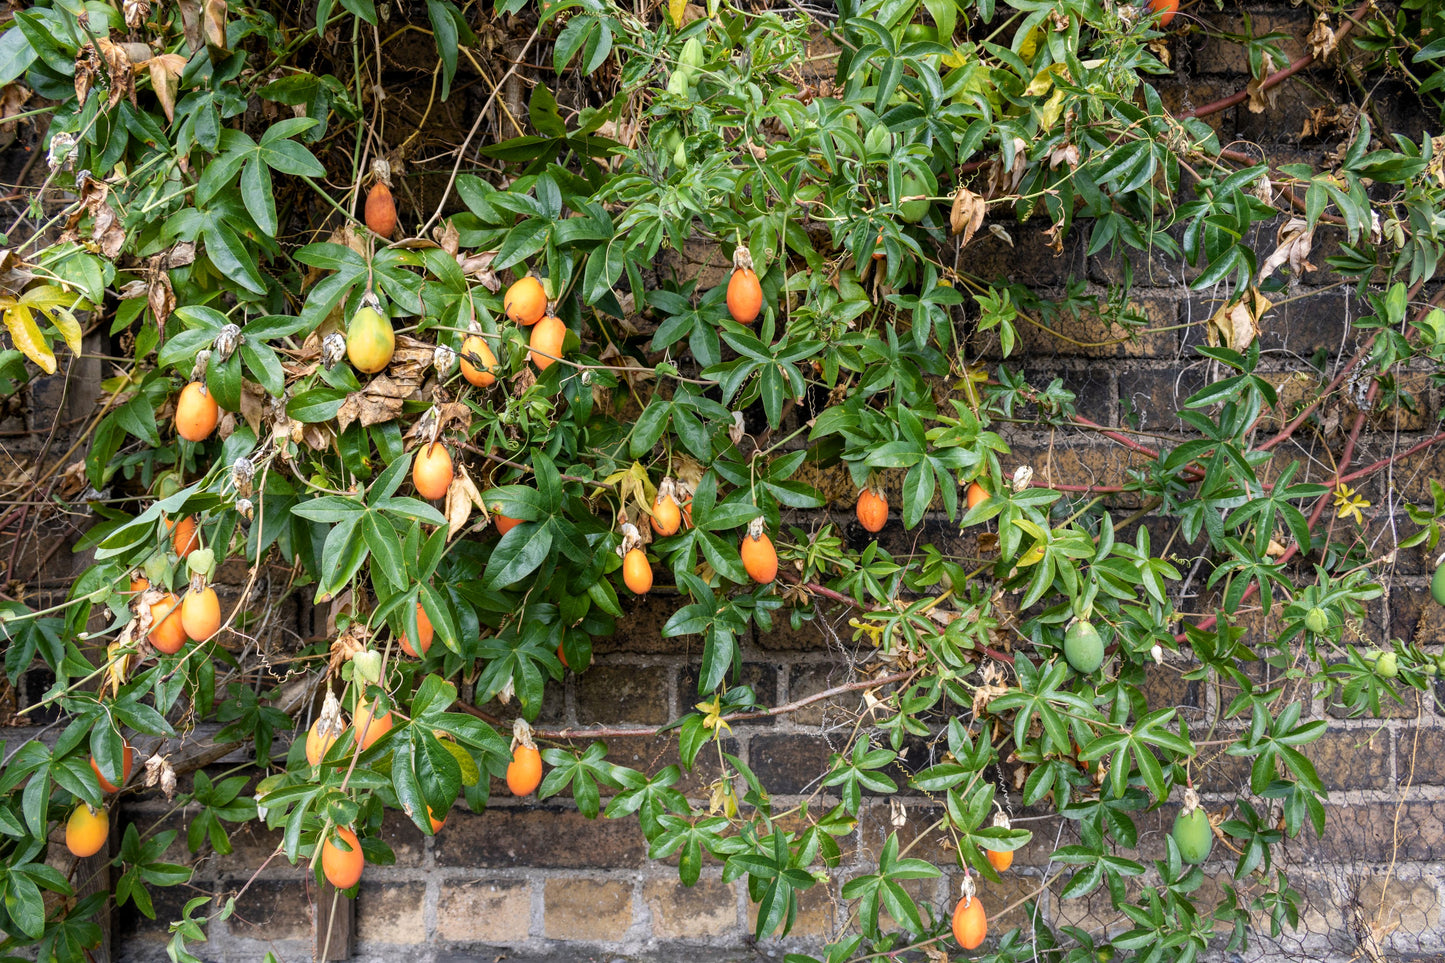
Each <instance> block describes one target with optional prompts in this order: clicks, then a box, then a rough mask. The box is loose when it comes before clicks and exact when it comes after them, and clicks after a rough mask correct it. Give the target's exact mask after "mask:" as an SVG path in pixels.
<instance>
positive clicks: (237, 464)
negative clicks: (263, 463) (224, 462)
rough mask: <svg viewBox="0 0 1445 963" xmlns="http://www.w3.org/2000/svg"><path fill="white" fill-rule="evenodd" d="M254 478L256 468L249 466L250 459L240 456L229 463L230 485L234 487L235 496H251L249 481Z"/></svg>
mask: <svg viewBox="0 0 1445 963" xmlns="http://www.w3.org/2000/svg"><path fill="white" fill-rule="evenodd" d="M255 477H256V466H255V465H253V464H251V459H249V458H247V457H245V456H244V455H242V456H241V457H240V458H237V459H236V460H235V461H234V462H232V463H231V484H233V485H235V486H236V494H238V495H240V496H241V497H242V498H249V497H250V496H251V481H252V479H254V478H255Z"/></svg>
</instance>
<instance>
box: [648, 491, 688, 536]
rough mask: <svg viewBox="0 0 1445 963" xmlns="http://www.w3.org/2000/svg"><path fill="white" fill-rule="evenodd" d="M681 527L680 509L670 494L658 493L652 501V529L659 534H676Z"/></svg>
mask: <svg viewBox="0 0 1445 963" xmlns="http://www.w3.org/2000/svg"><path fill="white" fill-rule="evenodd" d="M680 527H682V509H680V508H678V507H677V501H676V500H675V499H674V498H673V497H672V496H671V495H658V496H657V500H656V501H654V502H653V503H652V530H653V531H654V532H656V533H657V534H659V535H663V536H666V535H676V534H677V530H678V529H679V528H680Z"/></svg>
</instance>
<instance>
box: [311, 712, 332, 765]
mask: <svg viewBox="0 0 1445 963" xmlns="http://www.w3.org/2000/svg"><path fill="white" fill-rule="evenodd" d="M339 738H341V737H340V735H338V734H337V733H335V732H324V733H323V732H322V731H321V720H320V719H317V720H316V721H315V722H313V723H311V728H310V729H307V730H306V761H307V762H309V763H310V764H311V765H313V766H315V765H318V764H320V762H321V760H322V759H325V758H326V754H327V753H328V752H330V751H331V747H332V746H334V745H336V740H337V739H339Z"/></svg>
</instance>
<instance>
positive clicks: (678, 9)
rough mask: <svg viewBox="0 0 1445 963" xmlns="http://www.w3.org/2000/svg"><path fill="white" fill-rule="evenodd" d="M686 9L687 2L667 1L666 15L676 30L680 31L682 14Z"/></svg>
mask: <svg viewBox="0 0 1445 963" xmlns="http://www.w3.org/2000/svg"><path fill="white" fill-rule="evenodd" d="M686 9H687V0H667V15H668V16H669V17H671V18H672V25H673V26H674V27H676V28H677V29H678V30H681V29H682V13H683V11H684V10H686Z"/></svg>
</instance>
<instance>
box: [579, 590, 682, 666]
mask: <svg viewBox="0 0 1445 963" xmlns="http://www.w3.org/2000/svg"><path fill="white" fill-rule="evenodd" d="M618 601H619V602H620V603H621V604H622V612H623V616H622V618H620V619H618V620H617V631H616V632H614V633H613V634H612V635H610V636H607V637H602V638H595V639H593V640H592V654H593V655H594V656H601V655H610V654H612V653H614V652H636V653H643V654H647V655H660V654H663V653H669V652H676V651H677V650H678V649H679V648H680V647H681V646H682V640H681V639H675V638H674V639H665V638H663V637H662V627H663V626H664V625H666V624H667V620H668V619H670V618H671V617H672V613H674V612H676V611H677V610H678V608H679V607H680V606H681V605H682V602H681V600H679V599H678V597H677V596H676V595H673V594H671V593H666V594H664V593H648V594H647V595H633V596H629V595H628V593H626V592H624V593H623V594H622V596H619V598H618Z"/></svg>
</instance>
